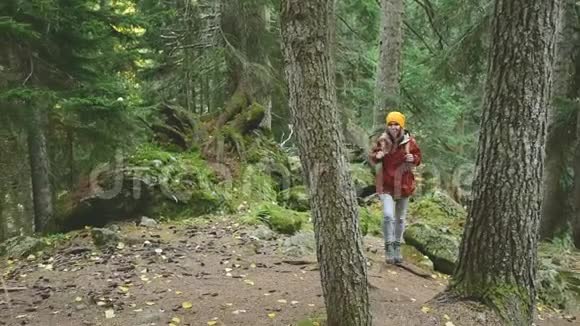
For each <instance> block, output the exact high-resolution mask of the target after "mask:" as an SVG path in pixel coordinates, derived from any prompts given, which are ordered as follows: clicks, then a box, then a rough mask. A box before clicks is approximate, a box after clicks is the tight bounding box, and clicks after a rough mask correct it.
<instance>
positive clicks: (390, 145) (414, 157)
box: [369, 111, 421, 264]
mask: <svg viewBox="0 0 580 326" xmlns="http://www.w3.org/2000/svg"><path fill="white" fill-rule="evenodd" d="M386 123H387V130H386V131H385V132H384V133H383V134H381V135H380V137H379V138H378V140H377V142H376V144H375V145H374V146H373V148H372V150H371V153H370V154H369V161H370V162H371V164H372V165H373V166H375V165H376V164H378V163H382V165H381V167H380V168H378V169H377V173H376V177H375V186H376V192H377V194H378V195H379V197H380V199H381V201H382V204H383V236H384V239H385V255H386V262H387V263H388V264H393V263H394V264H401V263H402V262H403V257H402V255H401V241H402V239H403V232H404V231H405V216H406V214H407V207H408V206H409V197H410V196H411V195H412V194H413V193H414V191H415V187H416V184H415V176H414V175H413V171H412V167H414V166H417V165H419V164H420V163H421V151H420V149H419V146H418V145H417V142H416V141H415V139H414V138H413V137H411V135H410V134H409V132H408V131H406V130H405V116H404V115H403V114H402V113H400V112H396V111H394V112H390V113H389V114H388V115H387V117H386Z"/></svg>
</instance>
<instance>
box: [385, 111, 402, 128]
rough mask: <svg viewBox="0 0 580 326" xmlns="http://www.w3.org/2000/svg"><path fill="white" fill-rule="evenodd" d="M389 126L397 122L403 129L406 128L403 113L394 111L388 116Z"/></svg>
mask: <svg viewBox="0 0 580 326" xmlns="http://www.w3.org/2000/svg"><path fill="white" fill-rule="evenodd" d="M386 121H387V125H388V124H389V123H390V122H396V123H398V124H399V126H401V128H405V116H404V115H403V114H402V113H401V112H397V111H393V112H390V113H389V114H388V115H387V118H386Z"/></svg>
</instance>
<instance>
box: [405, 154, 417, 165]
mask: <svg viewBox="0 0 580 326" xmlns="http://www.w3.org/2000/svg"><path fill="white" fill-rule="evenodd" d="M414 161H415V156H413V154H407V155H405V162H408V163H413V162H414Z"/></svg>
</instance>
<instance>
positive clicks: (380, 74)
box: [373, 0, 404, 130]
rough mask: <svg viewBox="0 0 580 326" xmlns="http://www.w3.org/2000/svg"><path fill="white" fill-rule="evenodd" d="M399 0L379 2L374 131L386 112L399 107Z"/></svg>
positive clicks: (381, 122)
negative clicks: (379, 32)
mask: <svg viewBox="0 0 580 326" xmlns="http://www.w3.org/2000/svg"><path fill="white" fill-rule="evenodd" d="M403 11H404V6H403V0H381V35H380V38H381V39H380V43H379V45H380V46H379V63H378V70H377V80H376V87H375V91H376V95H375V113H374V127H373V129H375V130H376V129H378V128H380V127H382V126H383V125H384V124H385V115H386V113H387V110H390V109H395V108H396V107H397V106H398V105H399V95H400V86H399V78H400V74H399V69H400V65H401V51H402V48H403Z"/></svg>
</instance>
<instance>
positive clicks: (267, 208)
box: [242, 203, 310, 234]
mask: <svg viewBox="0 0 580 326" xmlns="http://www.w3.org/2000/svg"><path fill="white" fill-rule="evenodd" d="M309 216H310V215H309V214H308V213H303V212H296V211H293V210H290V209H286V208H284V207H280V206H278V205H276V204H272V203H264V204H262V205H260V206H259V207H257V209H255V210H252V211H250V213H248V214H247V215H246V216H244V217H243V218H242V221H244V222H246V223H250V224H252V223H257V222H258V221H260V222H262V223H264V224H266V225H268V227H269V228H270V229H272V230H273V231H276V232H278V233H283V234H294V233H296V232H298V231H300V230H301V229H302V227H303V226H304V225H306V224H307V223H308V220H309Z"/></svg>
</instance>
